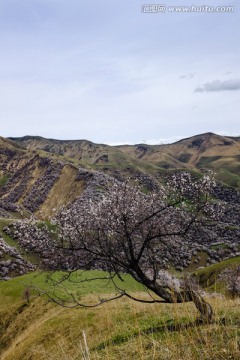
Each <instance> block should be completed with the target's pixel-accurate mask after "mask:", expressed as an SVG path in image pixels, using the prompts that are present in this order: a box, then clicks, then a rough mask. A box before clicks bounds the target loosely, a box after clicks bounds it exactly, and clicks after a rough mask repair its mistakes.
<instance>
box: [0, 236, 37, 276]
mask: <svg viewBox="0 0 240 360" xmlns="http://www.w3.org/2000/svg"><path fill="white" fill-rule="evenodd" d="M34 269H35V267H34V266H33V265H32V264H31V263H30V262H28V261H26V260H25V259H24V258H23V257H22V256H21V255H20V254H19V252H18V251H17V249H16V248H14V247H11V246H9V245H8V244H7V243H6V242H5V241H4V240H3V238H1V237H0V280H8V279H9V278H11V277H14V276H17V275H24V274H26V273H28V272H30V271H33V270H34Z"/></svg>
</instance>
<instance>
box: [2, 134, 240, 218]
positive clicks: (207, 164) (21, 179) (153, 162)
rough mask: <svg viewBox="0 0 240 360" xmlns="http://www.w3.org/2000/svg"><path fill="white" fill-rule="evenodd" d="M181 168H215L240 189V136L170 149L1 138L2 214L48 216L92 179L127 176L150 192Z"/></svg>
mask: <svg viewBox="0 0 240 360" xmlns="http://www.w3.org/2000/svg"><path fill="white" fill-rule="evenodd" d="M79 169H80V170H79ZM82 169H84V176H83V170H82ZM179 170H185V171H190V172H194V173H196V174H198V173H203V172H205V171H206V170H213V171H214V172H215V173H216V178H217V179H219V180H220V181H221V182H223V183H224V184H225V185H226V186H228V187H229V186H230V187H233V188H237V189H238V188H239V187H240V137H229V136H220V135H216V134H213V133H205V134H201V135H196V136H193V137H190V138H186V139H183V140H180V141H177V142H175V143H173V144H168V145H146V144H137V145H122V146H109V145H105V144H95V143H93V142H90V141H87V140H56V139H46V138H43V137H39V136H24V137H19V138H13V137H11V138H3V137H0V216H2V217H10V216H11V213H12V212H15V211H16V207H20V208H21V210H22V211H23V212H25V211H26V212H31V213H36V214H38V215H41V216H44V217H48V216H50V215H51V214H52V212H53V211H54V209H58V208H59V207H60V206H62V205H65V204H66V203H69V202H73V201H74V200H75V199H76V198H77V197H78V196H79V195H80V194H81V192H82V191H83V190H84V188H85V186H86V183H87V182H88V181H89V178H91V177H93V176H95V177H96V181H95V183H96V182H97V181H98V179H102V177H101V176H100V177H99V174H104V176H105V177H108V176H111V177H115V178H117V179H118V180H124V179H126V178H128V179H130V181H131V180H132V181H137V182H138V183H139V185H140V186H141V187H142V188H143V189H144V190H145V191H151V190H154V189H157V188H158V187H159V186H160V184H161V183H162V181H163V178H164V176H166V175H167V174H168V173H169V172H173V171H179ZM80 173H81V174H80ZM102 176H103V175H102ZM99 181H101V180H99Z"/></svg>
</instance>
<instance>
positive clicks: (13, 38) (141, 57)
mask: <svg viewBox="0 0 240 360" xmlns="http://www.w3.org/2000/svg"><path fill="white" fill-rule="evenodd" d="M151 4H152V2H151V1H150V2H142V1H136V0H132V1H131V3H130V1H129V0H114V1H113V0H102V1H99V0H87V1H81V0H68V1H67V0H1V1H0V45H1V47H0V49H1V50H0V51H1V56H0V121H1V134H0V135H1V136H23V135H27V134H28V135H41V136H44V137H52V138H59V139H88V140H91V141H94V142H98V143H100V142H103V143H126V142H129V143H138V142H143V141H145V142H149V143H154V142H158V141H164V139H167V141H171V140H174V139H177V138H180V137H187V136H191V135H195V134H199V133H203V132H207V131H212V132H215V133H220V134H229V135H230V134H231V135H240V126H239V124H240V121H239V115H240V66H239V64H240V5H239V1H230V0H229V1H222V0H208V1H207V4H206V2H202V1H199V0H193V1H190V0H188V1H186V0H182V1H181V2H180V1H179V0H178V1H174V0H165V1H163V2H159V3H156V2H154V4H165V6H166V10H165V12H164V13H160V12H159V13H149V12H142V5H147V6H148V8H149V5H151ZM191 5H194V6H202V5H208V6H211V7H212V6H214V8H216V7H218V6H233V7H234V11H233V12H214V13H213V12H208V11H205V12H203V11H202V12H199V11H198V12H171V11H169V8H168V7H169V6H191ZM145 9H146V8H145Z"/></svg>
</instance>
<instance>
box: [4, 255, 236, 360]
mask: <svg viewBox="0 0 240 360" xmlns="http://www.w3.org/2000/svg"><path fill="white" fill-rule="evenodd" d="M239 261H240V259H239V258H235V259H232V260H227V261H226V262H223V263H222V264H216V265H213V266H211V267H209V268H206V269H202V270H199V274H200V275H201V276H203V273H204V272H205V276H207V274H212V273H213V272H214V271H216V272H219V269H220V268H221V267H222V268H225V267H226V266H234V264H237V263H238V264H239ZM95 275H97V276H99V275H100V273H99V272H95ZM211 276H212V275H211ZM31 282H33V283H34V284H36V285H37V286H40V287H41V288H42V287H45V286H47V287H48V286H49V285H48V284H45V282H44V276H43V275H42V274H38V275H37V276H36V275H35V274H29V275H25V276H22V277H19V278H16V279H13V280H11V281H8V282H0V304H1V306H0V332H1V335H0V336H1V338H0V352H2V354H1V359H2V360H20V359H21V360H22V359H24V360H30V359H34V360H40V359H49V360H51V359H58V360H66V359H68V360H70V359H71V360H72V359H88V357H87V356H86V357H84V356H85V355H86V346H84V336H85V335H86V338H87V343H88V347H89V348H90V355H91V359H159V360H161V359H162V360H167V359H169V360H170V359H171V360H172V359H173V360H174V359H175V360H181V359H184V360H185V359H186V360H190V359H193V360H194V359H199V360H200V359H201V360H202V359H206V360H207V359H212V360H217V359H236V360H237V359H239V357H240V348H239V338H240V320H239V318H240V306H239V305H240V300H239V299H238V300H230V299H225V300H223V299H222V298H221V297H219V298H209V299H208V301H209V302H210V303H211V304H212V305H213V306H214V309H215V311H216V317H217V318H218V317H220V318H222V317H224V318H225V323H224V324H223V323H216V324H213V325H202V326H191V322H192V321H193V319H194V318H195V317H196V315H197V311H196V309H195V308H194V306H193V304H191V303H188V304H177V305H174V304H166V305H164V304H160V305H157V304H155V305H148V304H140V303H136V302H132V301H130V300H127V299H124V300H122V299H120V300H117V301H115V302H112V303H106V304H103V305H101V306H100V307H97V308H94V309H86V308H76V309H66V308H62V307H60V306H56V305H53V304H52V303H47V302H46V301H45V300H44V299H43V298H39V297H36V296H34V293H32V294H31V298H30V303H29V304H28V303H27V301H26V296H24V290H25V292H26V288H27V286H28V285H29V284H30V283H31ZM126 288H128V289H131V290H132V291H138V292H139V291H141V288H140V287H139V286H138V285H137V284H136V283H134V282H133V280H132V279H130V278H129V277H126ZM68 290H70V291H73V292H75V293H76V292H77V291H78V288H77V287H76V286H75V285H74V284H71V285H68ZM112 292H113V288H112V287H111V286H110V285H108V286H106V287H103V286H102V284H101V283H100V282H99V281H97V282H96V283H90V284H88V285H87V286H84V287H83V286H81V295H82V299H83V300H84V299H85V300H86V301H88V302H92V301H95V300H96V298H97V297H98V296H99V294H100V293H101V294H103V295H102V296H103V297H104V296H105V297H106V296H107V293H112ZM142 296H145V295H144V293H142ZM83 332H84V335H83ZM84 349H85V350H84ZM84 354H85V355H84Z"/></svg>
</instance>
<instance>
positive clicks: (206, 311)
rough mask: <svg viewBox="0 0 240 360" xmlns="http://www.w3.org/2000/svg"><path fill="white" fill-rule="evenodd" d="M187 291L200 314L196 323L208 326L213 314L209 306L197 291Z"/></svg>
mask: <svg viewBox="0 0 240 360" xmlns="http://www.w3.org/2000/svg"><path fill="white" fill-rule="evenodd" d="M189 290H190V294H191V298H192V301H193V302H194V304H195V306H196V308H197V309H198V311H199V312H200V314H201V316H200V318H199V319H198V321H200V322H204V323H208V324H209V323H212V322H213V317H214V312H213V309H212V307H211V305H210V304H209V303H208V302H207V301H206V300H204V299H203V297H202V296H201V295H200V294H199V293H198V292H197V291H195V290H193V289H189Z"/></svg>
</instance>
